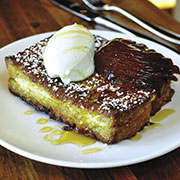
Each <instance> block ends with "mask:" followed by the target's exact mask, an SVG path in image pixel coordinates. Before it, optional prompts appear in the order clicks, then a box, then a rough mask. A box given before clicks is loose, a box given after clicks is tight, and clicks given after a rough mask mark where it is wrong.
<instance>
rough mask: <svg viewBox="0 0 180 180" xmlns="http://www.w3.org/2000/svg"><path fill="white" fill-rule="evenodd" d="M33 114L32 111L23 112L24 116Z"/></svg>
mask: <svg viewBox="0 0 180 180" xmlns="http://www.w3.org/2000/svg"><path fill="white" fill-rule="evenodd" d="M33 113H34V111H33V110H27V111H25V112H24V114H25V115H31V114H33Z"/></svg>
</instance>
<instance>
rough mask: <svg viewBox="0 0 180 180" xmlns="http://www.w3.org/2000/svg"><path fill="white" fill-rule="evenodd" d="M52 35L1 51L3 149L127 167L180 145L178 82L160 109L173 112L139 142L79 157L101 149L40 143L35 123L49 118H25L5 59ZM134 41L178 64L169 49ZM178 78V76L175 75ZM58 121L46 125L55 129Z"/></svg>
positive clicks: (51, 160)
mask: <svg viewBox="0 0 180 180" xmlns="http://www.w3.org/2000/svg"><path fill="white" fill-rule="evenodd" d="M92 33H94V34H98V35H101V36H103V37H106V38H107V39H113V38H116V37H124V38H130V37H127V36H126V35H122V34H120V33H115V32H108V31H96V30H92ZM50 34H52V32H51V33H44V34H40V35H35V36H31V37H28V38H25V39H22V40H19V41H16V42H14V43H11V44H9V45H7V46H5V47H3V48H1V50H0V144H1V145H2V146H4V147H5V148H7V149H9V150H11V151H13V152H15V153H17V154H20V155H22V156H25V157H28V158H30V159H34V160H37V161H40V162H44V163H48V164H54V165H59V166H66V167H76V168H107V167H117V166H124V165H130V164H134V163H139V162H143V161H147V160H150V159H153V158H155V157H159V156H161V155H163V154H165V153H168V152H170V151H172V150H174V149H175V148H178V147H179V146H180V103H179V102H180V92H179V91H180V82H175V83H173V84H172V86H173V88H174V89H175V91H176V93H175V95H174V96H173V99H172V101H171V102H170V103H168V104H167V105H166V106H164V107H163V109H167V108H168V109H169V108H170V109H174V110H175V113H173V114H171V115H170V116H168V117H166V118H165V119H163V121H161V124H162V126H160V127H156V128H154V129H152V130H149V131H147V132H145V133H144V134H143V136H142V138H141V139H140V140H138V141H130V140H124V141H122V142H120V143H118V144H115V145H110V146H109V147H110V148H108V149H105V150H103V151H100V152H96V153H91V154H85V155H82V154H80V152H81V151H82V150H84V149H89V148H92V147H104V144H103V143H100V142H97V143H96V144H94V145H90V146H89V147H77V146H76V145H73V144H64V145H60V146H53V145H52V144H50V143H49V142H46V141H44V140H43V136H44V134H43V133H40V132H39V130H40V128H41V127H43V126H42V125H38V124H36V121H37V120H38V119H39V118H42V117H44V118H48V116H47V115H45V114H44V113H40V112H36V111H35V113H34V114H32V115H29V116H27V115H24V112H25V111H26V110H29V109H33V108H32V107H30V106H29V105H27V104H26V103H24V102H22V101H21V100H20V99H19V98H17V97H15V96H13V95H12V94H11V93H9V91H8V88H7V80H8V72H7V70H6V67H5V63H4V57H5V56H6V55H12V54H15V53H17V52H18V51H21V50H24V48H26V47H29V46H30V45H32V44H34V43H36V42H37V41H39V40H41V39H43V38H45V37H48V36H49V35H50ZM133 40H135V41H137V42H142V43H145V44H146V45H147V46H148V47H150V48H153V49H156V50H157V51H159V52H161V53H162V54H163V55H164V56H167V57H171V58H172V59H173V61H174V63H175V64H176V65H180V56H179V55H177V54H176V53H174V52H172V51H171V50H169V49H167V48H165V47H163V46H161V45H159V44H156V43H154V42H151V41H148V40H145V39H142V38H133ZM178 78H179V76H178ZM55 124H58V123H57V122H54V121H51V122H49V124H48V125H49V126H54V125H55Z"/></svg>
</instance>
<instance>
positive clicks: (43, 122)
mask: <svg viewBox="0 0 180 180" xmlns="http://www.w3.org/2000/svg"><path fill="white" fill-rule="evenodd" d="M47 122H48V120H47V119H45V118H40V119H38V120H37V122H36V123H37V124H46V123H47Z"/></svg>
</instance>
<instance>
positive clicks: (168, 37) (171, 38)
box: [103, 4, 180, 45]
mask: <svg viewBox="0 0 180 180" xmlns="http://www.w3.org/2000/svg"><path fill="white" fill-rule="evenodd" d="M103 7H104V10H106V11H116V12H118V13H120V14H122V15H124V16H125V17H127V18H128V19H130V20H132V21H133V22H135V23H136V24H138V25H140V26H141V27H143V28H145V29H146V30H148V31H150V32H151V33H153V34H155V35H157V36H159V37H161V38H163V39H165V40H167V41H169V42H172V43H175V44H178V45H180V38H179V37H177V36H176V37H175V35H174V36H173V35H172V34H168V32H167V31H166V32H164V31H163V29H162V30H161V31H162V32H163V33H162V32H160V29H158V30H156V29H155V27H154V28H153V27H151V26H150V23H146V22H145V21H144V20H140V19H139V18H137V17H135V16H134V15H132V14H130V13H128V12H127V11H125V10H123V9H121V8H119V7H117V6H110V5H107V4H105V5H104V6H103ZM148 24H149V25H148ZM153 26H155V25H153ZM165 33H166V34H168V35H166V34H165Z"/></svg>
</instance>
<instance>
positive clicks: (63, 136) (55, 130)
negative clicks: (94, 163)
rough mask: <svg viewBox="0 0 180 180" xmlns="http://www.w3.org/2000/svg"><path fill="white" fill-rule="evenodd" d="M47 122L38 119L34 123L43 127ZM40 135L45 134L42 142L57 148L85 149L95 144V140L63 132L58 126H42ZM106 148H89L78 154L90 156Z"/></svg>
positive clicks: (74, 133) (72, 132)
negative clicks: (69, 144)
mask: <svg viewBox="0 0 180 180" xmlns="http://www.w3.org/2000/svg"><path fill="white" fill-rule="evenodd" d="M48 122H49V121H48V120H47V119H44V118H40V119H38V120H37V121H36V123H37V124H40V125H44V124H46V123H48ZM39 132H40V133H46V135H45V136H44V138H43V139H44V140H45V141H48V142H50V143H51V144H53V145H55V146H58V145H62V144H67V143H71V144H75V145H77V146H79V147H85V146H89V145H92V144H95V143H96V140H95V139H92V138H89V137H86V136H84V135H82V134H78V133H76V132H74V131H64V130H62V127H61V126H59V125H55V126H54V127H50V126H47V125H46V126H44V127H42V128H41V129H40V130H39ZM104 149H106V148H97V147H94V148H89V149H86V150H83V151H81V152H80V154H90V153H95V152H98V151H102V150H104Z"/></svg>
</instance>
